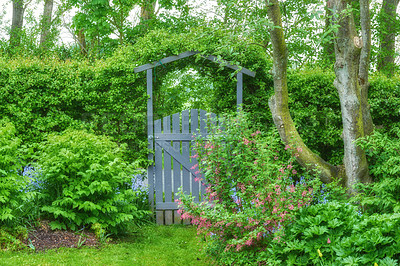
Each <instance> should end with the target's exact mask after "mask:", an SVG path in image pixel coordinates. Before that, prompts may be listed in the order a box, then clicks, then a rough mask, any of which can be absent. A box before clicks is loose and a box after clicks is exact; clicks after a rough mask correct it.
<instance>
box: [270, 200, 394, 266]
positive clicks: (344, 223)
mask: <svg viewBox="0 0 400 266" xmlns="http://www.w3.org/2000/svg"><path fill="white" fill-rule="evenodd" d="M399 225H400V215H399V214H383V215H380V214H374V215H371V216H369V215H366V214H361V213H360V212H359V211H358V209H357V207H355V206H352V205H349V204H348V203H347V204H345V203H339V202H335V201H333V202H329V203H327V204H317V205H312V206H309V207H307V208H303V209H301V210H300V211H299V213H298V216H297V217H296V219H295V220H294V222H293V224H291V225H290V226H288V227H287V228H286V229H285V234H284V236H282V238H281V240H280V241H279V242H276V243H274V244H272V245H271V246H270V247H269V248H268V250H267V251H266V253H267V254H268V256H270V257H271V258H273V259H274V260H280V261H282V265H310V264H313V265H316V264H321V265H323V264H328V265H359V264H361V265H372V264H374V263H378V265H397V263H398V260H399V259H400V251H399V250H400V248H399V247H400V241H399V234H400V229H399V228H400V227H399ZM318 250H319V251H320V252H321V254H322V257H321V256H320V255H319V253H318Z"/></svg>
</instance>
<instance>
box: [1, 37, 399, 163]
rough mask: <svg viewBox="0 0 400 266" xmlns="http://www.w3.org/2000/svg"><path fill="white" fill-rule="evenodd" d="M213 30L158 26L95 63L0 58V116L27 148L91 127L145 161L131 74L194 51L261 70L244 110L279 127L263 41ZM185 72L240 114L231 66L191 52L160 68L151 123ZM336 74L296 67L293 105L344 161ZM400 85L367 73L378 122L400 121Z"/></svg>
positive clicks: (164, 111) (142, 91)
mask: <svg viewBox="0 0 400 266" xmlns="http://www.w3.org/2000/svg"><path fill="white" fill-rule="evenodd" d="M207 31H208V29H198V30H197V31H195V32H193V33H187V34H171V33H167V32H165V31H163V30H157V31H152V32H150V33H149V34H147V35H146V36H144V37H143V38H140V39H139V40H138V41H137V42H136V43H135V45H134V46H126V47H121V48H120V49H119V50H117V51H116V52H115V53H114V55H113V56H111V57H109V58H107V59H104V60H96V61H93V62H90V61H58V60H55V59H53V58H51V59H25V58H19V59H13V60H7V59H4V58H0V115H1V116H2V117H8V119H9V120H10V121H11V122H13V124H14V125H15V127H16V129H17V136H18V137H19V138H20V139H22V141H23V142H24V143H25V144H27V143H37V142H40V141H42V140H43V139H44V138H45V136H46V134H48V133H50V132H54V131H57V132H61V131H63V130H65V129H66V128H70V127H72V128H81V127H86V128H91V129H93V130H94V132H95V133H96V134H106V135H108V136H112V137H113V138H114V139H115V140H116V141H117V142H119V143H127V144H128V147H129V156H130V157H131V158H135V159H137V158H142V159H145V158H146V154H147V151H146V147H147V138H146V102H147V95H146V77H145V73H144V72H142V73H138V74H136V73H134V68H135V67H136V66H139V65H143V64H146V63H149V62H154V61H157V60H160V59H162V58H164V57H167V56H170V55H173V54H179V53H181V52H185V51H190V50H198V51H200V52H202V53H204V54H213V55H216V56H221V58H224V59H226V60H229V61H230V62H231V63H233V64H239V65H242V66H244V67H246V68H248V69H250V70H252V71H254V72H256V77H255V78H251V77H247V76H245V77H244V109H245V110H246V111H247V112H249V113H251V114H252V119H253V120H256V121H257V122H261V123H263V124H264V125H265V126H266V127H270V128H273V127H274V125H273V122H272V118H271V113H270V112H269V109H268V99H269V98H270V97H271V95H272V94H273V80H272V76H271V74H270V73H269V71H270V69H271V62H270V61H269V59H268V55H266V54H265V51H264V50H263V49H262V48H261V47H258V46H255V45H248V44H247V43H246V42H245V41H244V40H234V39H232V37H231V36H229V35H227V34H226V33H224V32H221V31H220V32H213V33H212V34H211V33H210V32H207ZM187 68H193V69H195V70H196V71H197V73H198V74H199V75H202V76H206V77H208V78H209V79H210V80H212V82H213V86H212V90H209V88H207V89H203V90H202V89H201V88H196V89H194V90H192V91H193V93H196V95H192V96H196V97H202V98H204V99H206V100H207V101H208V103H207V104H206V105H207V106H208V107H209V111H213V112H216V113H221V112H225V111H235V110H236V81H235V77H234V72H233V71H232V70H231V69H227V68H221V67H219V66H218V65H217V64H215V63H212V62H209V61H207V60H203V59H201V58H199V57H196V56H194V57H191V58H187V59H184V60H179V61H176V62H174V63H170V64H167V65H162V66H161V65H160V66H158V67H156V68H155V69H154V84H155V86H154V100H155V101H154V115H155V119H158V118H161V117H162V116H165V115H170V114H172V113H174V112H179V111H181V110H182V109H184V107H183V106H184V102H182V103H181V105H180V106H179V101H183V100H179V101H178V103H177V105H178V106H172V105H171V104H168V101H164V100H165V99H164V98H165V97H170V95H171V92H173V89H172V90H171V89H168V88H167V87H168V86H170V84H171V82H166V80H165V79H166V78H167V77H168V74H171V73H173V71H175V70H177V69H181V70H182V69H187ZM170 76H171V75H169V77H170ZM334 78H335V76H334V73H333V72H332V71H330V70H321V69H314V70H302V71H290V72H289V75H288V86H289V93H290V103H289V105H290V110H291V113H292V116H293V119H294V121H295V122H296V124H297V127H298V130H299V132H300V134H301V136H302V137H303V138H304V140H305V142H306V144H307V145H308V146H309V147H310V148H311V149H312V150H314V151H315V152H317V153H319V154H320V156H322V157H323V158H324V159H326V160H329V161H330V162H331V163H334V164H341V163H342V157H343V142H342V139H341V134H342V123H341V113H340V104H339V97H338V94H337V92H336V89H335V88H334V87H333V80H334ZM196 84H197V86H201V82H200V83H196V82H194V85H193V86H196ZM399 88H400V78H399V77H395V78H392V79H387V78H385V77H383V76H380V75H375V76H372V77H371V88H370V104H371V112H372V116H373V119H374V122H375V124H376V125H377V126H379V127H385V128H387V129H390V128H392V127H393V125H394V124H395V123H396V122H395V121H398V120H400V119H399V115H400V112H399V110H398V106H399V102H400V89H399ZM189 93H190V92H189ZM178 98H179V97H178ZM187 99H190V97H188V98H185V100H187ZM172 102H173V101H172ZM175 102H176V101H175Z"/></svg>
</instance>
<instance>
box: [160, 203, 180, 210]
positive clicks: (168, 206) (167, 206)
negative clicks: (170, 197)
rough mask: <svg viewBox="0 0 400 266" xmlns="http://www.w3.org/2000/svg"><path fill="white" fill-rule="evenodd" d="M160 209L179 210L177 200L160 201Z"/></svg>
mask: <svg viewBox="0 0 400 266" xmlns="http://www.w3.org/2000/svg"><path fill="white" fill-rule="evenodd" d="M157 209H158V210H177V209H178V204H177V203H176V202H158V203H157Z"/></svg>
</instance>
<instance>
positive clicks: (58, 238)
mask: <svg viewBox="0 0 400 266" xmlns="http://www.w3.org/2000/svg"><path fill="white" fill-rule="evenodd" d="M29 239H30V241H29ZM30 243H32V245H33V246H34V247H35V250H36V251H43V250H47V249H55V248H61V247H68V248H79V247H81V246H90V247H94V246H100V243H99V241H98V240H97V238H96V236H95V234H94V233H92V232H87V231H81V232H79V233H76V232H71V231H64V230H51V229H50V226H49V225H48V223H47V222H41V225H40V226H39V227H38V228H35V229H34V230H32V231H30V232H29V236H28V239H27V240H26V241H25V244H26V245H27V246H28V245H29V244H30Z"/></svg>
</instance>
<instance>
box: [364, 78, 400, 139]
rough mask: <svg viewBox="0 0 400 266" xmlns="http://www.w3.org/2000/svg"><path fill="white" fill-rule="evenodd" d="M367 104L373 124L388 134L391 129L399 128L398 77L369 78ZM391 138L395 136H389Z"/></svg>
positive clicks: (399, 81)
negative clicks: (369, 106) (369, 107)
mask: <svg viewBox="0 0 400 266" xmlns="http://www.w3.org/2000/svg"><path fill="white" fill-rule="evenodd" d="M370 82H371V87H370V89H369V91H368V93H369V104H370V105H371V114H372V118H373V120H374V124H375V126H376V127H377V128H383V129H384V130H385V131H386V132H390V131H391V130H392V128H393V127H400V122H399V121H400V119H399V116H400V108H399V106H400V77H399V76H397V75H396V76H394V77H392V78H387V77H385V76H384V75H381V74H375V75H373V76H372V77H371V81H370ZM391 136H392V137H396V135H393V134H391Z"/></svg>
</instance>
